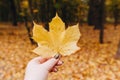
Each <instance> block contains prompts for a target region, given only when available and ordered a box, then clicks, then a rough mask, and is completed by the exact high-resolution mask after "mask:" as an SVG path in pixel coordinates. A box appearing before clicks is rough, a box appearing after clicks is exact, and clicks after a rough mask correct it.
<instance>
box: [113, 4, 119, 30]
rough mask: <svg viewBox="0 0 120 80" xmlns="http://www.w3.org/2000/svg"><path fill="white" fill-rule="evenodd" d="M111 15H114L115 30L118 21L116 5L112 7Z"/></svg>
mask: <svg viewBox="0 0 120 80" xmlns="http://www.w3.org/2000/svg"><path fill="white" fill-rule="evenodd" d="M113 15H114V20H115V21H114V27H115V29H116V27H117V25H118V19H119V9H118V4H116V5H114V6H113Z"/></svg>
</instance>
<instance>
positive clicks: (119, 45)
mask: <svg viewBox="0 0 120 80" xmlns="http://www.w3.org/2000/svg"><path fill="white" fill-rule="evenodd" d="M115 58H116V59H120V41H119V44H118V50H117V52H116V55H115Z"/></svg>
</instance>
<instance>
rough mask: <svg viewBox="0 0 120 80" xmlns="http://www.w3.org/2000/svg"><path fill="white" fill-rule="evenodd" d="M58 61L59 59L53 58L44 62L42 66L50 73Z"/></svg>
mask: <svg viewBox="0 0 120 80" xmlns="http://www.w3.org/2000/svg"><path fill="white" fill-rule="evenodd" d="M58 61H59V59H55V58H51V59H49V60H48V61H46V62H45V63H43V66H44V67H45V68H46V69H47V70H48V71H50V70H51V69H52V68H53V67H54V66H55V65H56V64H57V62H58Z"/></svg>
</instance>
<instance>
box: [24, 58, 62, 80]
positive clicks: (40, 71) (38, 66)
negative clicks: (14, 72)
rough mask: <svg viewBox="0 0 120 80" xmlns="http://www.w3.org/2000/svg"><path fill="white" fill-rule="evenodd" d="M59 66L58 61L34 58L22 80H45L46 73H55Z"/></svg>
mask: <svg viewBox="0 0 120 80" xmlns="http://www.w3.org/2000/svg"><path fill="white" fill-rule="evenodd" d="M61 64H62V61H60V60H59V59H55V58H42V57H36V58H34V59H32V60H31V61H30V62H29V63H28V65H27V67H26V72H25V78H24V80H47V77H48V73H49V72H57V67H56V66H59V65H61Z"/></svg>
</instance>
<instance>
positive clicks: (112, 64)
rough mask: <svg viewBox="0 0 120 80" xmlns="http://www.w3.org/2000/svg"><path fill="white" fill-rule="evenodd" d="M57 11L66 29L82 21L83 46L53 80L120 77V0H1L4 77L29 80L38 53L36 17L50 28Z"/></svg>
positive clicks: (80, 43) (1, 72)
mask: <svg viewBox="0 0 120 80" xmlns="http://www.w3.org/2000/svg"><path fill="white" fill-rule="evenodd" d="M56 13H57V14H58V15H59V16H60V17H61V19H62V20H63V21H64V22H65V26H66V28H67V27H68V25H74V24H77V23H79V28H80V32H81V34H82V37H80V40H79V41H78V46H80V48H81V49H80V50H79V51H77V52H76V53H74V54H72V55H70V56H66V57H64V56H63V57H62V58H61V60H62V61H64V64H63V65H62V66H60V67H59V71H58V72H57V73H51V74H50V75H49V78H48V80H120V0H0V80H23V79H24V72H25V67H26V65H27V63H28V61H29V60H31V59H32V58H34V57H36V56H38V55H36V54H35V53H33V52H32V50H33V49H34V48H36V47H37V45H36V42H35V41H34V40H33V39H32V38H31V37H32V29H33V21H34V22H36V23H37V24H40V25H43V26H44V27H45V29H47V30H49V25H48V24H49V22H50V21H51V20H52V18H53V17H54V16H55V15H56Z"/></svg>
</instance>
